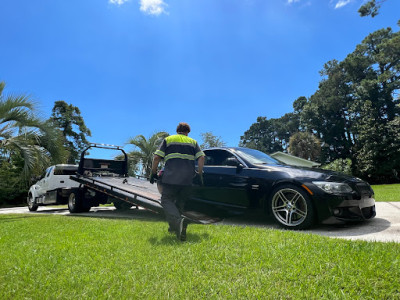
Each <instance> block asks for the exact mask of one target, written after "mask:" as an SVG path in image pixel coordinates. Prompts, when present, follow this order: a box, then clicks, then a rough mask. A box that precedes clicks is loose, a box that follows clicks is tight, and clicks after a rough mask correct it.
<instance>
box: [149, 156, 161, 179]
mask: <svg viewBox="0 0 400 300" xmlns="http://www.w3.org/2000/svg"><path fill="white" fill-rule="evenodd" d="M161 160H162V157H161V156H158V155H157V154H155V155H154V157H153V164H152V166H151V174H157V168H158V164H159V163H160V161H161Z"/></svg>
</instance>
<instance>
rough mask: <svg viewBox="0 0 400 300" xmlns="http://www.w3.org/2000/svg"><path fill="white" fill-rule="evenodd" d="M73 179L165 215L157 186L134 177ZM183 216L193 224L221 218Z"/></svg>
mask: <svg viewBox="0 0 400 300" xmlns="http://www.w3.org/2000/svg"><path fill="white" fill-rule="evenodd" d="M71 179H72V180H74V181H77V182H79V183H80V184H82V185H84V186H85V187H86V188H88V189H91V190H95V191H96V192H97V193H101V194H106V195H108V196H111V197H114V198H117V199H119V200H122V201H125V202H128V203H131V204H132V205H136V206H140V207H143V208H145V209H148V210H150V211H153V212H155V213H163V208H162V206H161V197H160V193H159V192H158V189H157V187H156V185H153V184H150V183H149V182H148V181H145V180H141V179H137V178H134V177H126V178H120V177H86V176H71ZM182 215H183V216H184V217H185V218H187V219H188V220H190V221H191V222H193V223H198V224H210V223H215V222H218V221H220V219H219V218H213V217H209V216H206V215H204V214H202V213H199V212H195V211H184V212H182Z"/></svg>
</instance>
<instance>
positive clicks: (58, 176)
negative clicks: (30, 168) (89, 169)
mask: <svg viewBox="0 0 400 300" xmlns="http://www.w3.org/2000/svg"><path fill="white" fill-rule="evenodd" d="M77 171H78V165H67V164H59V165H54V166H50V167H48V168H47V169H46V171H45V172H44V173H43V175H42V176H41V178H40V179H39V180H38V182H36V183H35V184H34V185H32V186H31V187H30V188H29V192H28V198H27V202H28V208H29V210H30V211H36V210H37V209H38V207H39V206H41V205H49V204H53V205H54V204H67V203H68V197H69V195H70V193H71V192H72V191H73V190H74V189H77V188H78V187H79V183H78V182H76V181H73V180H71V179H70V176H71V175H75V174H76V172H77Z"/></svg>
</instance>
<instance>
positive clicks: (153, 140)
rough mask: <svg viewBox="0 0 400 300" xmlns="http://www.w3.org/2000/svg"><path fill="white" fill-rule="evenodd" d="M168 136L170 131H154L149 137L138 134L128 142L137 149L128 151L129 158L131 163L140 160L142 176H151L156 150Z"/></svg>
mask: <svg viewBox="0 0 400 300" xmlns="http://www.w3.org/2000/svg"><path fill="white" fill-rule="evenodd" d="M167 136H168V133H166V132H163V131H161V132H157V133H154V134H153V135H152V136H151V137H149V139H146V138H145V137H144V136H143V135H137V136H135V137H134V138H131V139H130V140H129V141H128V144H131V145H133V146H135V150H133V151H131V152H129V153H128V158H129V160H130V162H131V163H132V162H138V163H139V164H140V166H141V172H140V175H141V176H144V177H146V178H147V177H149V176H150V173H151V165H152V162H153V155H154V152H155V151H156V150H157V148H158V146H159V145H160V143H161V141H162V140H163V139H164V138H166V137H167ZM135 166H136V164H135ZM131 168H132V165H131Z"/></svg>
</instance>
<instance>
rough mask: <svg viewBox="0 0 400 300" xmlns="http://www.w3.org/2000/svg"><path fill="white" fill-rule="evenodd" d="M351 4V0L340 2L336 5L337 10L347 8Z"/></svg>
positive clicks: (340, 0) (341, 0)
mask: <svg viewBox="0 0 400 300" xmlns="http://www.w3.org/2000/svg"><path fill="white" fill-rule="evenodd" d="M350 2H351V0H339V1H338V3H336V5H335V9H337V8H341V7H343V6H346V5H347V4H349V3H350Z"/></svg>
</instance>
